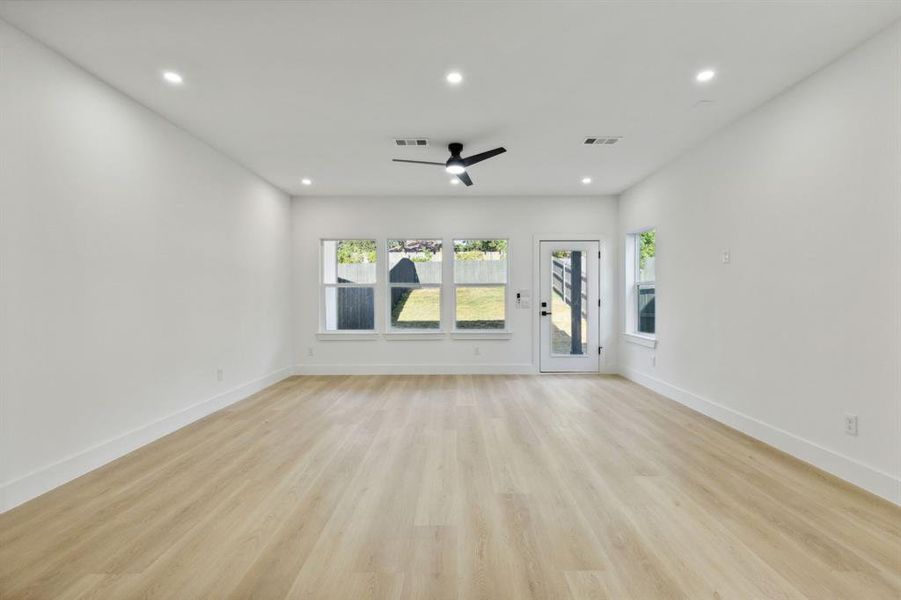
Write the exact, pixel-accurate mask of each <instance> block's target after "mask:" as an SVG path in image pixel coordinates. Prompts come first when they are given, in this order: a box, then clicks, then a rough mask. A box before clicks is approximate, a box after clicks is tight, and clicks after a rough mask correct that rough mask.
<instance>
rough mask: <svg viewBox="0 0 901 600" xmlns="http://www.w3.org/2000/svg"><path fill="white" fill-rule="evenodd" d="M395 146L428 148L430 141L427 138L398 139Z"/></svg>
mask: <svg viewBox="0 0 901 600" xmlns="http://www.w3.org/2000/svg"><path fill="white" fill-rule="evenodd" d="M394 145H395V146H428V145H429V140H427V139H425V138H396V139H395V140H394Z"/></svg>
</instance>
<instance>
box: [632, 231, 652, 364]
mask: <svg viewBox="0 0 901 600" xmlns="http://www.w3.org/2000/svg"><path fill="white" fill-rule="evenodd" d="M656 229H657V227H656V226H649V227H642V228H641V229H636V230H635V231H632V232H630V233H628V234H627V236H626V252H625V257H626V268H625V273H626V279H627V280H626V282H625V284H626V285H625V286H624V287H625V290H626V298H625V303H626V331H625V337H626V340H627V341H630V342H633V343H636V344H640V345H643V346H649V347H652V348H653V347H655V346H656V343H657V333H656V331H657V318H656V310H655V315H654V333H646V332H643V331H639V330H638V323H639V315H638V301H639V289H640V288H641V287H648V286H650V287H653V288H654V302H655V308H656V297H657V272H656V267H657V265H656V258H657V256H656V252H655V255H654V258H655V264H654V268H655V271H654V281H640V271H641V267H640V259H641V248H640V247H639V246H640V244H641V234H643V233H645V232H648V231H652V230H656Z"/></svg>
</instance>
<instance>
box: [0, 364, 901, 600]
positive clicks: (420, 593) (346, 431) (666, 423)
mask: <svg viewBox="0 0 901 600" xmlns="http://www.w3.org/2000/svg"><path fill="white" fill-rule="evenodd" d="M0 536H2V537H0V597H2V598H4V599H13V598H15V599H18V598H53V599H58V598H62V599H70V598H117V599H118V598H137V597H140V598H145V597H148V598H166V599H176V600H183V599H192V598H217V599H218V598H251V597H252V598H287V597H290V598H304V599H307V598H330V599H331V598H353V599H361V598H463V599H471V598H473V599H474V598H491V599H499V598H517V599H518V598H570V597H572V598H615V599H629V598H637V599H640V600H645V599H654V598H692V599H693V598H739V599H742V600H747V599H753V598H816V599H826V598H848V599H854V600H870V599H878V598H891V599H893V600H897V599H898V598H899V597H901V509H898V508H897V507H894V506H892V505H891V504H889V503H887V502H883V501H880V500H878V499H876V498H875V497H873V496H870V495H868V494H866V493H863V492H861V491H859V490H857V489H855V488H852V487H851V486H849V485H846V484H843V483H841V482H839V481H838V480H836V479H833V478H831V477H829V476H826V475H824V474H823V473H821V472H819V471H816V470H814V469H812V468H810V467H807V466H805V465H803V464H802V463H800V462H797V461H795V460H793V459H790V458H788V457H786V456H785V455H782V454H780V453H778V452H776V451H774V450H772V449H770V448H768V447H766V446H764V445H762V444H759V443H756V442H754V441H752V440H750V439H749V438H747V437H744V436H742V435H740V434H738V433H736V432H734V431H732V430H730V429H727V428H725V427H723V426H721V425H718V424H717V423H715V422H713V421H711V420H708V419H706V418H704V417H702V416H699V415H697V414H695V413H692V412H691V411H689V410H687V409H685V408H683V407H681V406H679V405H676V404H674V403H672V402H670V401H668V400H665V399H663V398H661V397H660V396H657V395H656V394H654V393H652V392H649V391H647V390H645V389H643V388H641V387H639V386H637V385H634V384H632V383H630V382H627V381H625V380H623V379H620V378H617V377H597V376H545V377H538V376H430V377H426V376H421V377H420V376H409V377H387V376H386V377H331V378H329V377H304V378H292V379H288V380H285V381H283V382H281V383H279V384H277V385H275V386H273V387H271V388H269V389H267V390H265V391H264V392H261V393H260V394H257V395H256V396H254V397H252V398H250V399H248V400H245V401H244V402H241V403H239V404H236V405H234V406H233V407H231V408H230V409H227V410H224V411H222V412H219V413H217V414H215V415H212V416H210V417H208V418H206V419H204V420H203V421H200V422H198V423H195V424H194V425H192V426H190V427H187V428H185V429H182V430H180V431H178V432H176V433H174V434H173V435H170V436H168V437H166V438H164V439H162V440H160V441H158V442H156V443H154V444H152V445H150V446H147V447H145V448H142V449H141V450H139V451H137V452H134V453H132V454H130V455H128V456H126V457H124V458H122V459H120V460H118V461H116V462H114V463H112V464H110V465H107V466H106V467H104V468H102V469H100V470H98V471H95V472H93V473H90V474H89V475H86V476H85V477H82V478H80V479H78V480H76V481H74V482H72V483H70V484H68V485H66V486H64V487H62V488H59V489H57V490H55V491H53V492H51V493H49V494H46V495H45V496H42V497H41V498H38V499H36V500H34V501H32V502H29V503H27V504H25V505H23V506H21V507H19V508H17V509H15V510H12V511H10V512H8V513H6V514H4V515H0Z"/></svg>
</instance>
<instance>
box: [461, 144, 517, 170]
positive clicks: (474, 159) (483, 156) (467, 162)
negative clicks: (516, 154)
mask: <svg viewBox="0 0 901 600" xmlns="http://www.w3.org/2000/svg"><path fill="white" fill-rule="evenodd" d="M506 151H507V149H506V148H504V147H501V148H495V149H494V150H488V151H486V152H479V153H478V154H473V155H472V156H469V157H467V158H464V159H463V165H464V166H467V167H469V166H472V165H474V164H476V163H479V162H482V161H483V160H488V159H489V158H491V157H493V156H497V155H498V154H503V153H504V152H506Z"/></svg>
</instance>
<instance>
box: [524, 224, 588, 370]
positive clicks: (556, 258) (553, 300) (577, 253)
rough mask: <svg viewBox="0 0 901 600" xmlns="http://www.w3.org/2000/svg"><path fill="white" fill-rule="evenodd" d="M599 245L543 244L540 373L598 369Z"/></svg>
mask: <svg viewBox="0 0 901 600" xmlns="http://www.w3.org/2000/svg"><path fill="white" fill-rule="evenodd" d="M598 262H599V261H598V242H582V241H569V242H567V241H560V242H546V241H543V242H541V268H540V275H541V294H540V301H539V319H540V331H541V370H542V371H545V372H554V371H565V372H570V371H597V370H598V348H597V340H598V331H597V329H598V328H597V314H598V311H597V304H598V301H597V299H598Z"/></svg>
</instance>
